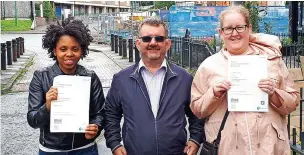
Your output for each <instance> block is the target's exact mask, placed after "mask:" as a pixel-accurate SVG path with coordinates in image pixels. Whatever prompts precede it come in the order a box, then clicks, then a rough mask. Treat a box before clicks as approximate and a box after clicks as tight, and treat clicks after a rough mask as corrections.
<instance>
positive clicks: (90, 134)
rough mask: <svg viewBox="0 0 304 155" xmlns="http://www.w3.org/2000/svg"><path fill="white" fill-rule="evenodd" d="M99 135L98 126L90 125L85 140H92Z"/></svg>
mask: <svg viewBox="0 0 304 155" xmlns="http://www.w3.org/2000/svg"><path fill="white" fill-rule="evenodd" d="M97 133H98V126H97V125H96V124H89V126H88V127H87V128H86V130H85V138H86V139H92V138H94V137H95V136H96V135H97Z"/></svg>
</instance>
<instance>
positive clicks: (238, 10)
mask: <svg viewBox="0 0 304 155" xmlns="http://www.w3.org/2000/svg"><path fill="white" fill-rule="evenodd" d="M228 13H240V14H242V15H243V16H244V18H245V22H246V24H247V25H249V24H250V23H249V11H248V10H247V9H246V8H245V7H243V6H242V5H233V6H229V7H228V8H226V9H225V10H224V11H222V12H221V13H220V15H219V19H220V27H222V26H223V19H224V16H225V15H226V14H228Z"/></svg>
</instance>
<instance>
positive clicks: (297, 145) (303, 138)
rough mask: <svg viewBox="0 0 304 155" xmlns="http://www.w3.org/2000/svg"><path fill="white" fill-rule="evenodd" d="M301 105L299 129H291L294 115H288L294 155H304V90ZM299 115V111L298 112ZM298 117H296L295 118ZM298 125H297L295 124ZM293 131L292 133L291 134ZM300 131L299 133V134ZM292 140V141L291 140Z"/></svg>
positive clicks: (289, 133)
mask: <svg viewBox="0 0 304 155" xmlns="http://www.w3.org/2000/svg"><path fill="white" fill-rule="evenodd" d="M300 98H301V100H300V103H299V104H300V105H299V107H298V108H299V120H298V121H299V127H292V128H291V126H292V125H291V117H292V115H293V113H291V114H289V115H288V124H287V130H288V138H289V140H290V148H291V151H292V154H293V155H296V154H300V155H304V132H303V102H304V99H303V88H301V89H300ZM295 113H297V110H296V112H295ZM293 117H296V116H293ZM294 123H295V122H294ZM295 124H297V123H295ZM291 129H292V133H291ZM297 131H298V132H297ZM291 139H292V140H291Z"/></svg>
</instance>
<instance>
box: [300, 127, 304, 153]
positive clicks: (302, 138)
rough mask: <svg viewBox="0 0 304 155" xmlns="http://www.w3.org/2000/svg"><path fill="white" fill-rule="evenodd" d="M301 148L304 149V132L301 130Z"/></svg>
mask: <svg viewBox="0 0 304 155" xmlns="http://www.w3.org/2000/svg"><path fill="white" fill-rule="evenodd" d="M300 136H301V137H300V140H301V150H302V151H304V132H303V131H300Z"/></svg>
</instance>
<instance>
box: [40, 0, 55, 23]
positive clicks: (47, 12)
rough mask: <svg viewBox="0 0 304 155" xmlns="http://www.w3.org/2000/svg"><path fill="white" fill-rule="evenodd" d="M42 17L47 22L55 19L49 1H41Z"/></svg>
mask: <svg viewBox="0 0 304 155" xmlns="http://www.w3.org/2000/svg"><path fill="white" fill-rule="evenodd" d="M43 15H44V17H45V18H46V20H47V21H52V20H53V19H54V18H55V13H54V10H53V7H52V5H51V3H50V1H43Z"/></svg>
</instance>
